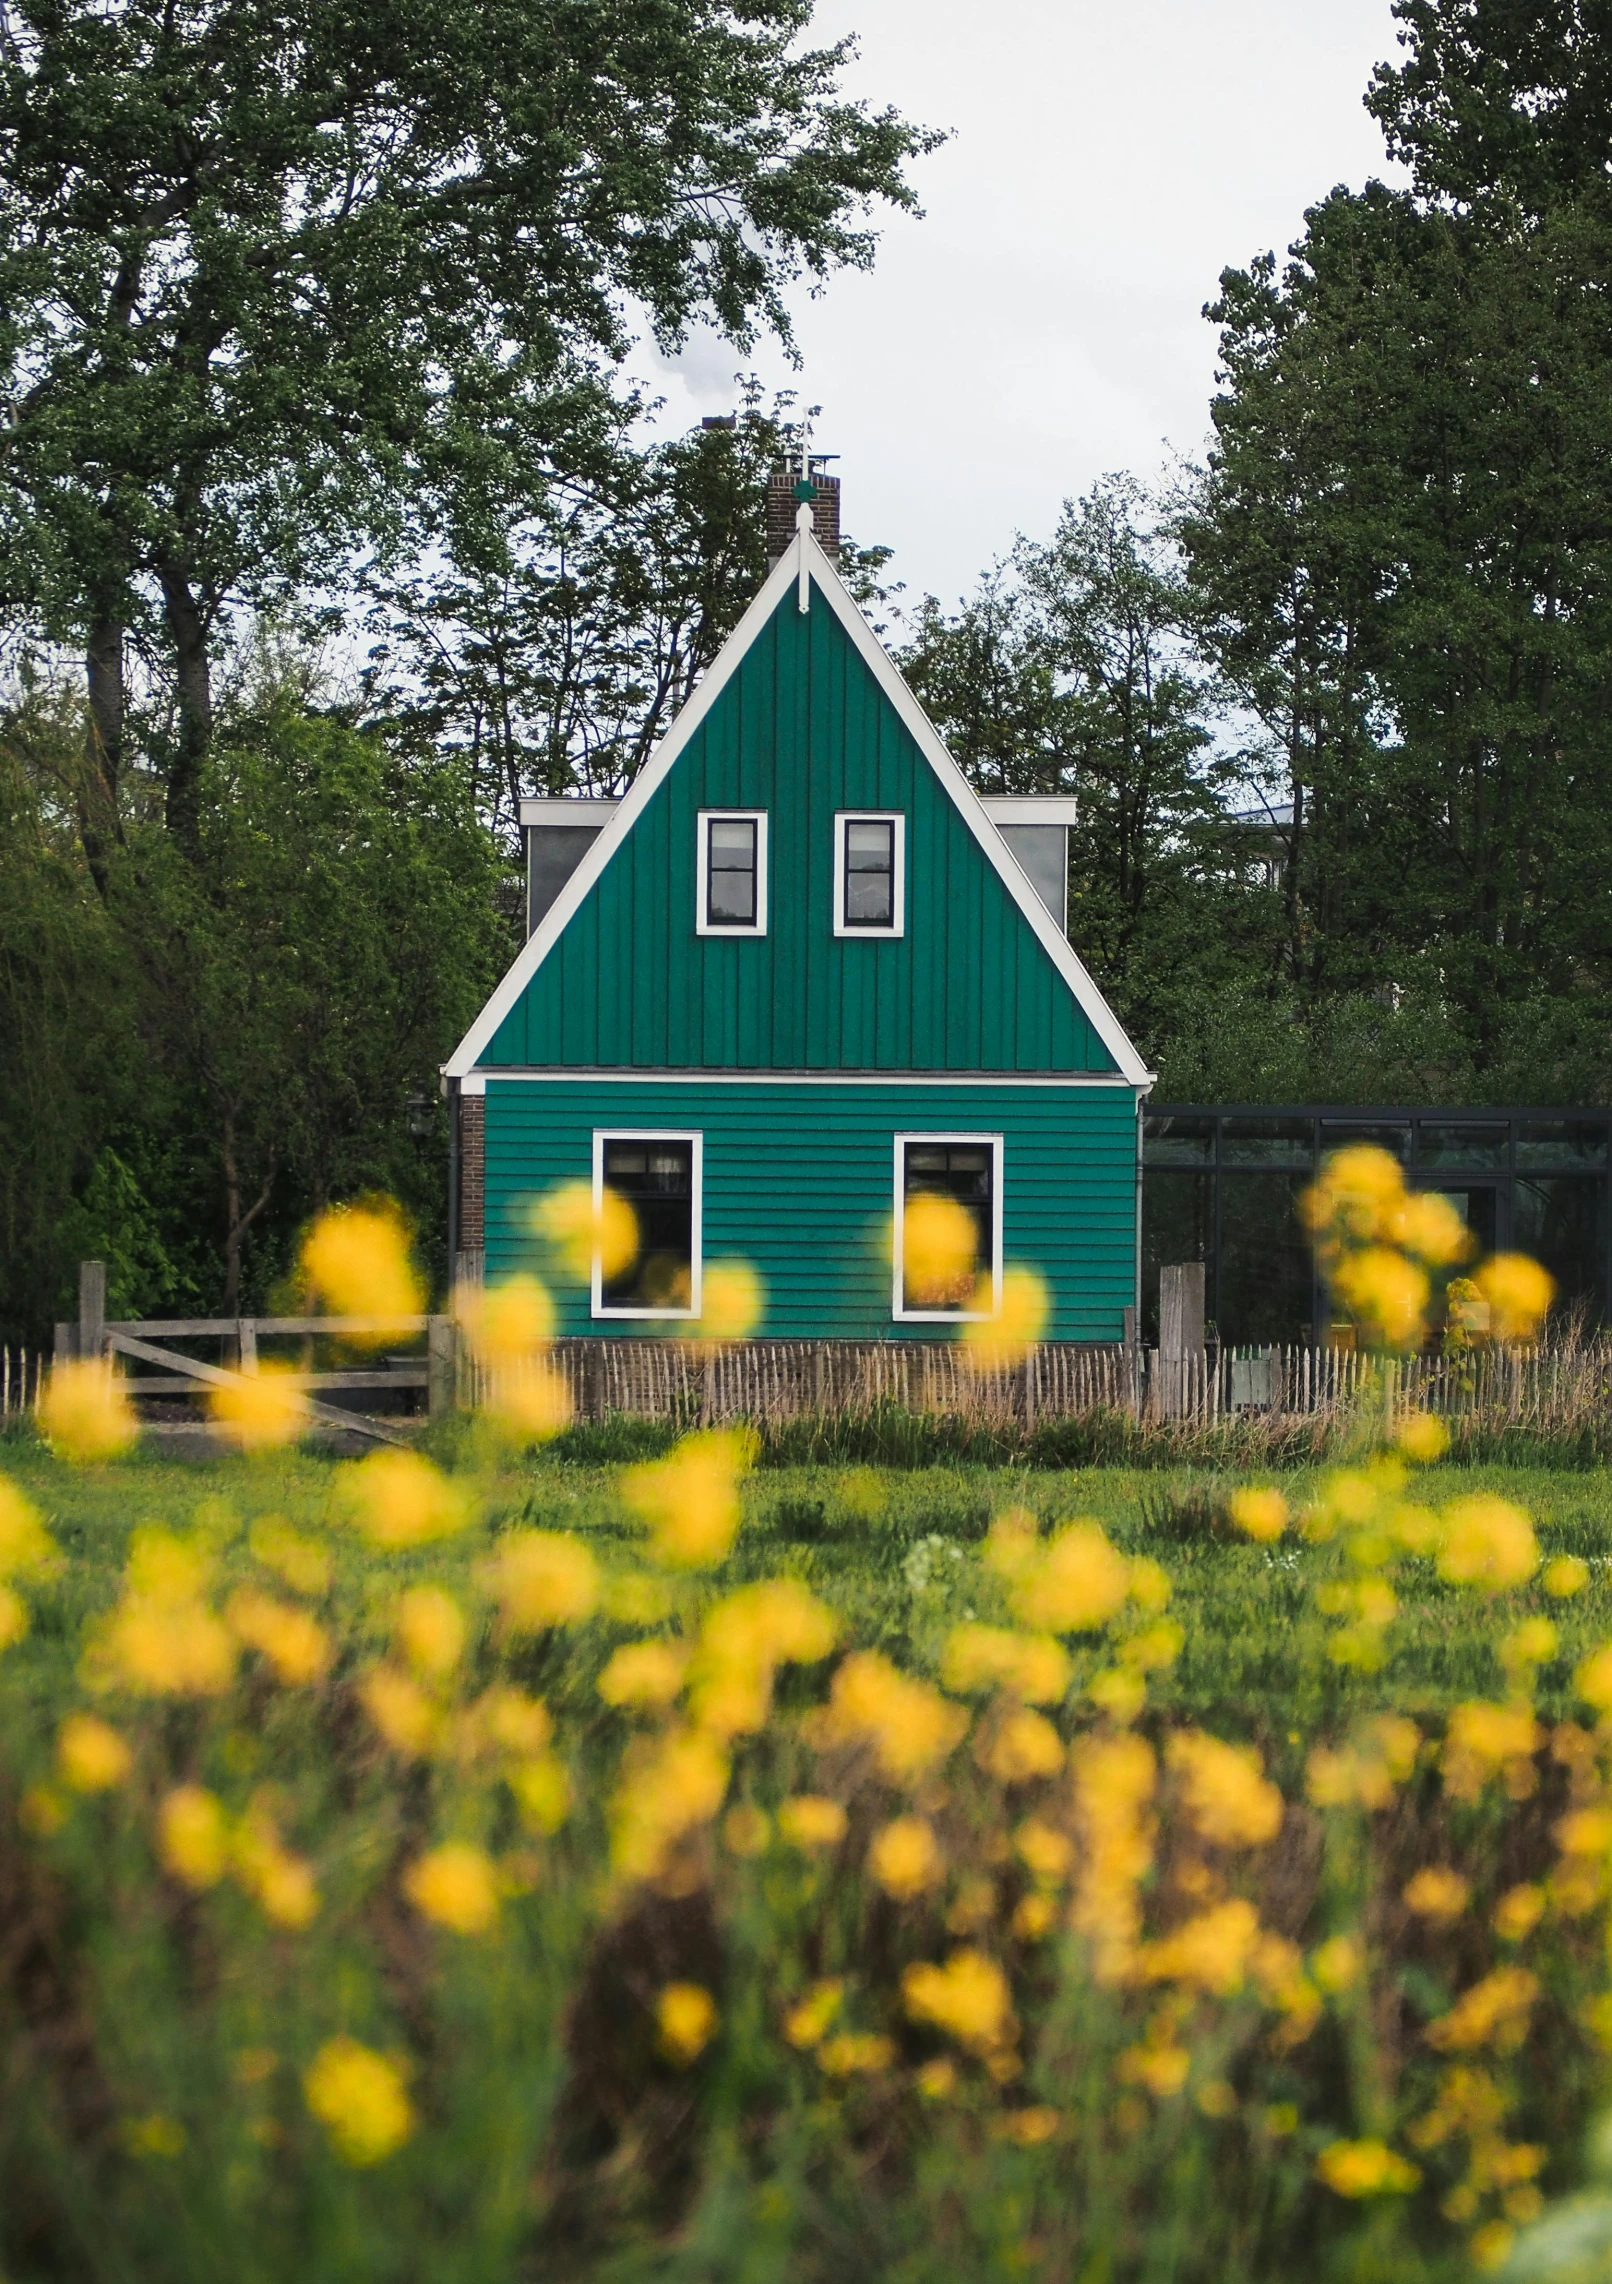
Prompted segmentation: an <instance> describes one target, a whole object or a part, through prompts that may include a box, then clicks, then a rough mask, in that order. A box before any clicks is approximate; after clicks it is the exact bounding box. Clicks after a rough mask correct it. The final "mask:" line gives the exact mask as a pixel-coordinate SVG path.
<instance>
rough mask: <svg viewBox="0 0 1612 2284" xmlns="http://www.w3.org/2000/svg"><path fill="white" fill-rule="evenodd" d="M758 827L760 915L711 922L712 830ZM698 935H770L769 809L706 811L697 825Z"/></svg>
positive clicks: (696, 922)
mask: <svg viewBox="0 0 1612 2284" xmlns="http://www.w3.org/2000/svg"><path fill="white" fill-rule="evenodd" d="M713 825H754V826H755V828H756V916H755V918H754V920H750V921H745V920H710V919H707V917H706V914H707V913H708V912H709V911H710V909H711V899H710V886H711V827H712V826H713ZM695 831H696V833H697V835H698V838H697V840H696V843H695V865H694V871H695V885H694V933H695V934H696V935H697V936H764V935H765V934H766V933H767V812H766V810H765V809H702V810H700V812H699V814H698V817H697V819H696V823H695Z"/></svg>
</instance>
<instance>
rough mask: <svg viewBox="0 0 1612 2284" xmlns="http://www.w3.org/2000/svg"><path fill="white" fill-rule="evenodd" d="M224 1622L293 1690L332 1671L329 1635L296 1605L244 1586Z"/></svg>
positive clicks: (231, 1600) (232, 1600) (233, 1598)
mask: <svg viewBox="0 0 1612 2284" xmlns="http://www.w3.org/2000/svg"><path fill="white" fill-rule="evenodd" d="M224 1618H225V1622H226V1624H227V1625H228V1627H229V1629H230V1632H231V1633H232V1634H233V1635H234V1636H235V1638H236V1640H237V1641H238V1642H242V1643H244V1644H245V1646H246V1647H247V1648H248V1649H252V1650H256V1651H257V1653H258V1655H259V1656H260V1657H262V1658H264V1659H265V1660H266V1661H267V1663H268V1664H269V1665H271V1666H272V1667H273V1668H274V1671H275V1673H276V1675H277V1676H278V1678H279V1679H280V1680H281V1681H283V1682H285V1683H287V1684H288V1686H290V1687H292V1688H297V1687H299V1686H300V1685H302V1684H303V1683H305V1682H310V1681H318V1680H319V1679H320V1678H321V1677H322V1676H323V1675H324V1674H325V1673H327V1672H328V1671H329V1669H330V1660H331V1654H332V1653H331V1646H330V1637H329V1635H328V1634H327V1633H326V1632H325V1629H324V1627H323V1626H321V1625H320V1624H319V1623H318V1621H317V1620H316V1619H314V1618H312V1617H310V1616H309V1614H308V1612H307V1611H306V1610H302V1609H299V1608H298V1607H297V1605H296V1604H295V1603H292V1602H278V1601H276V1600H275V1598H274V1596H273V1595H272V1594H261V1593H259V1592H257V1590H256V1589H255V1588H253V1587H249V1586H242V1587H238V1588H237V1589H236V1591H235V1592H234V1593H233V1594H232V1595H231V1596H230V1598H229V1601H228V1603H227V1604H226V1605H225V1610H224Z"/></svg>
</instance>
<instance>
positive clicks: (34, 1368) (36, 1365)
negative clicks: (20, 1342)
mask: <svg viewBox="0 0 1612 2284" xmlns="http://www.w3.org/2000/svg"><path fill="white" fill-rule="evenodd" d="M45 1378H46V1372H45V1359H44V1358H43V1357H42V1356H35V1355H33V1354H31V1353H30V1351H29V1350H28V1349H26V1348H8V1347H4V1346H0V1421H3V1420H9V1419H20V1418H21V1417H22V1416H23V1415H24V1414H25V1413H30V1412H37V1411H38V1409H39V1398H40V1395H41V1392H42V1391H43V1389H44V1385H45Z"/></svg>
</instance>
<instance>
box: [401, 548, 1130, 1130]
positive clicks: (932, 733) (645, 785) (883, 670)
mask: <svg viewBox="0 0 1612 2284" xmlns="http://www.w3.org/2000/svg"><path fill="white" fill-rule="evenodd" d="M803 576H809V577H810V579H811V580H812V582H813V583H814V584H815V585H816V587H817V588H818V590H819V592H820V593H821V594H822V596H823V599H824V601H825V602H826V603H827V604H828V606H829V608H830V610H831V611H833V613H834V615H835V617H836V618H837V619H838V620H839V622H840V624H841V625H842V626H843V627H844V628H845V631H846V633H847V634H848V635H849V636H850V638H851V640H852V642H853V643H854V644H855V646H856V648H857V650H858V652H859V653H860V655H861V657H862V659H863V661H864V663H865V664H866V666H867V667H868V670H869V672H870V673H871V674H872V676H873V678H874V680H875V682H877V684H878V685H879V688H880V689H881V690H882V691H883V692H884V695H885V696H886V697H887V698H888V699H889V701H890V703H891V705H892V706H893V707H894V708H895V710H896V712H897V714H898V715H899V717H900V719H901V720H902V722H903V723H904V724H905V725H906V727H907V729H908V730H909V731H910V733H911V735H912V738H913V740H914V742H915V743H916V745H917V747H918V749H919V751H920V752H921V753H922V754H923V757H924V759H925V760H926V761H927V762H928V763H929V765H930V767H931V768H932V769H933V770H934V772H935V774H936V776H937V777H938V778H939V779H940V781H941V784H942V785H943V786H944V787H945V789H946V791H947V792H948V793H949V794H950V795H951V798H952V801H953V803H954V804H955V806H956V807H957V809H958V810H959V811H960V812H961V814H962V817H963V821H964V823H965V824H966V825H967V826H968V828H969V830H970V832H971V833H972V834H973V835H974V838H975V840H976V841H977V842H978V844H979V846H980V847H981V848H982V849H983V850H984V852H985V857H986V861H987V862H988V863H989V864H990V865H991V867H992V868H993V870H994V871H995V873H996V876H997V878H998V879H999V880H1000V881H1001V883H1002V885H1003V887H1004V888H1005V889H1006V890H1007V892H1008V894H1009V896H1010V897H1011V898H1012V899H1013V902H1014V903H1015V904H1016V905H1017V906H1018V908H1019V910H1020V911H1021V912H1022V913H1023V915H1024V917H1025V919H1026V920H1027V921H1028V922H1029V924H1030V926H1031V928H1032V929H1033V930H1034V932H1035V936H1036V939H1037V941H1038V942H1039V943H1040V945H1041V948H1042V949H1043V951H1045V952H1046V954H1047V956H1048V958H1049V959H1050V960H1051V961H1052V964H1053V966H1054V967H1055V968H1056V969H1057V970H1058V973H1059V974H1060V975H1061V976H1062V978H1063V980H1064V982H1065V983H1066V984H1067V985H1068V986H1069V989H1070V991H1071V992H1072V993H1073V994H1074V997H1075V1000H1076V1002H1077V1004H1078V1005H1079V1007H1080V1010H1081V1013H1082V1014H1083V1015H1084V1016H1085V1018H1086V1020H1087V1022H1088V1023H1090V1025H1091V1027H1092V1029H1093V1030H1094V1031H1095V1032H1096V1034H1097V1036H1098V1038H1099V1039H1100V1040H1101V1041H1102V1043H1103V1045H1104V1046H1105V1047H1106V1048H1107V1049H1108V1052H1109V1053H1110V1054H1111V1055H1112V1056H1113V1058H1114V1062H1115V1064H1116V1066H1117V1070H1116V1072H1115V1074H1114V1075H1115V1076H1117V1077H1118V1078H1121V1079H1125V1080H1128V1081H1129V1082H1130V1084H1131V1085H1132V1086H1137V1087H1146V1086H1149V1085H1150V1084H1151V1083H1152V1080H1151V1074H1150V1073H1149V1071H1148V1069H1147V1066H1146V1064H1145V1063H1144V1062H1143V1061H1142V1058H1141V1056H1140V1055H1138V1053H1137V1052H1136V1049H1135V1048H1134V1047H1133V1046H1132V1045H1131V1042H1130V1040H1129V1039H1128V1038H1127V1037H1126V1036H1125V1033H1124V1031H1123V1030H1122V1029H1121V1027H1120V1023H1119V1019H1118V1017H1117V1016H1116V1015H1115V1013H1114V1011H1113V1009H1112V1008H1111V1007H1110V1006H1109V1004H1108V1002H1107V1000H1106V999H1104V997H1103V995H1102V993H1101V992H1100V991H1099V990H1098V988H1097V986H1096V984H1095V983H1094V982H1093V980H1092V978H1091V975H1090V974H1089V972H1088V971H1087V969H1086V967H1085V966H1084V964H1083V963H1082V961H1081V960H1080V959H1079V958H1078V957H1077V956H1076V953H1075V950H1074V947H1073V945H1072V944H1070V943H1069V941H1068V939H1067V938H1066V937H1065V936H1064V935H1063V934H1062V932H1061V931H1060V929H1059V927H1058V924H1057V922H1056V921H1055V920H1054V919H1053V917H1052V914H1051V913H1050V912H1049V911H1048V910H1047V908H1046V906H1045V905H1044V904H1043V903H1042V901H1041V899H1040V897H1039V896H1038V895H1037V894H1036V892H1035V890H1034V889H1033V888H1032V887H1031V885H1030V883H1029V881H1028V879H1027V878H1026V877H1025V875H1024V874H1023V873H1022V872H1021V871H1020V869H1019V867H1018V865H1017V863H1016V862H1015V861H1014V859H1013V857H1012V856H1011V855H1010V854H1009V852H1008V848H1007V844H1006V843H1005V842H1004V841H1003V840H1001V839H1000V838H999V836H998V834H997V830H996V827H995V825H994V824H993V823H992V822H991V819H990V817H989V815H988V814H987V812H986V810H985V808H984V806H983V804H982V803H981V801H980V797H979V795H978V794H977V793H976V792H975V791H974V788H973V787H972V786H971V785H970V784H969V782H968V780H967V778H966V777H965V776H964V775H963V773H962V771H961V770H960V769H959V768H958V766H957V764H956V762H955V761H953V759H952V757H951V755H950V754H949V753H948V752H947V750H946V748H945V746H944V745H943V744H942V742H941V739H940V735H939V733H938V731H937V730H936V729H935V726H934V724H933V723H932V722H931V721H930V719H929V717H928V715H927V714H926V713H925V712H924V710H923V708H922V707H921V706H920V705H919V703H918V701H917V699H916V698H915V697H914V696H913V694H912V692H911V691H910V690H909V689H908V687H907V685H906V683H905V682H904V681H903V680H902V678H901V674H900V671H899V669H898V668H897V666H896V663H895V660H894V659H893V658H892V657H891V656H890V654H889V652H888V651H887V650H886V649H885V647H884V645H883V644H882V643H881V642H880V640H879V638H878V636H877V635H876V634H875V633H874V631H873V629H872V628H871V627H870V626H869V624H868V622H867V620H866V619H865V618H864V617H863V616H862V613H861V611H860V609H859V608H858V606H857V604H856V601H855V599H854V598H853V596H852V595H851V592H850V590H849V588H847V586H846V584H845V582H844V580H843V579H842V578H841V577H840V575H839V573H838V571H837V570H836V569H835V567H834V565H833V564H832V563H831V562H830V561H829V559H828V557H827V556H826V555H825V554H824V552H823V550H822V548H821V547H820V546H819V545H818V543H817V539H816V536H815V534H814V533H813V532H812V531H810V530H809V529H805V528H802V529H800V530H797V532H796V534H795V536H794V538H793V540H791V542H790V544H789V549H788V552H787V553H786V554H784V555H781V556H780V557H779V559H778V561H777V562H776V563H775V564H774V565H773V567H772V570H771V572H770V573H769V575H768V577H767V580H766V583H765V585H764V586H763V587H762V588H761V591H760V592H759V594H757V596H756V598H755V600H754V601H753V602H752V603H751V605H750V608H749V609H748V610H747V611H746V612H745V614H744V617H743V618H742V619H741V620H740V621H739V623H738V625H737V626H736V627H735V628H734V630H733V632H732V634H730V635H729V637H728V639H727V641H726V642H725V643H724V644H723V645H722V648H721V650H720V651H719V652H718V653H717V656H716V658H715V659H714V661H713V662H712V664H711V666H710V668H709V670H708V671H707V673H706V676H705V679H704V680H703V681H702V682H701V684H700V686H699V688H698V689H697V690H696V691H695V693H694V695H693V696H692V697H691V698H690V699H689V701H688V703H687V704H686V705H685V706H684V708H683V710H682V712H681V713H680V714H679V715H678V717H677V719H676V721H675V722H673V724H672V726H671V728H670V729H669V730H668V731H667V733H666V735H665V737H664V738H662V740H661V742H660V744H659V745H658V746H657V747H656V748H655V751H654V753H653V754H652V755H651V756H650V758H649V760H648V761H647V762H646V763H645V764H644V767H643V768H642V769H641V770H640V771H639V773H638V775H637V777H636V778H635V779H634V780H633V783H632V786H631V788H630V790H629V791H628V793H627V794H626V796H625V798H624V799H623V801H622V803H621V806H620V807H619V808H618V809H617V810H616V812H615V815H614V816H613V817H612V818H611V820H610V822H609V823H608V824H607V825H606V826H605V829H604V831H603V832H602V833H601V834H600V835H599V838H598V839H597V840H596V841H595V842H594V844H593V846H592V848H590V849H589V851H588V853H587V855H586V856H585V857H584V858H583V859H582V862H581V863H580V864H579V865H578V866H577V868H576V870H575V872H573V873H572V875H571V877H570V879H569V880H568V881H567V882H566V884H565V886H564V887H563V888H562V889H561V891H560V893H559V895H558V896H557V897H556V898H555V900H554V902H553V903H552V904H551V905H550V906H549V909H548V910H547V912H545V914H544V915H543V918H542V921H541V923H540V924H539V926H538V927H537V928H536V930H535V931H534V932H533V934H532V935H530V936H529V937H528V938H527V940H526V942H525V944H524V945H523V946H522V948H521V950H520V952H519V953H518V954H517V956H516V958H515V961H514V964H513V965H512V966H511V968H510V970H509V973H508V974H507V975H506V976H505V977H504V980H503V982H502V983H501V984H500V985H499V986H498V989H497V990H496V991H495V992H494V993H493V995H492V997H491V999H489V1000H488V1002H487V1004H486V1006H485V1007H484V1008H483V1009H482V1011H481V1013H480V1014H479V1015H478V1016H477V1018H476V1020H475V1022H474V1023H473V1024H472V1025H471V1026H470V1029H469V1030H468V1031H467V1032H466V1033H465V1036H464V1038H463V1039H462V1040H461V1041H460V1043H459V1046H458V1047H457V1049H456V1050H455V1052H454V1053H453V1055H452V1056H451V1057H450V1058H449V1060H448V1061H447V1062H446V1063H444V1064H443V1066H442V1069H443V1075H444V1077H446V1078H452V1079H462V1078H464V1077H465V1076H466V1075H467V1074H468V1073H469V1072H471V1071H473V1070H474V1069H475V1067H476V1065H477V1063H478V1062H479V1061H480V1060H481V1057H482V1056H483V1054H485V1052H486V1050H487V1049H488V1047H490V1046H491V1045H492V1042H493V1040H494V1039H495V1038H496V1037H497V1035H498V1031H499V1028H500V1026H501V1025H502V1023H503V1021H504V1019H505V1017H506V1016H507V1015H508V1014H509V1013H510V1012H511V1010H512V1009H513V1008H514V1006H515V1004H516V1002H517V1001H518V1000H519V998H520V996H521V993H522V992H523V991H524V990H525V989H526V986H527V985H528V984H529V983H530V982H531V980H532V977H533V976H534V975H535V974H536V973H537V971H538V969H539V968H540V967H541V966H542V964H543V962H544V961H545V960H546V959H547V958H548V956H549V953H550V952H551V951H552V950H553V949H554V947H555V945H556V944H557V943H558V942H559V940H560V938H561V936H562V935H563V934H564V933H565V930H566V928H567V926H568V925H569V923H570V921H571V918H572V916H573V914H574V913H576V912H577V911H578V910H579V909H580V907H581V904H582V901H583V899H584V897H585V896H586V895H587V894H588V891H589V890H590V889H591V888H592V886H593V884H594V882H595V881H596V880H597V879H598V878H599V876H600V874H601V873H602V872H603V871H604V869H605V867H606V865H608V864H609V862H610V860H611V858H612V857H613V856H614V855H615V853H616V851H617V849H619V848H620V846H621V844H622V842H623V841H624V840H625V839H626V838H627V835H628V834H629V833H630V832H631V831H632V829H633V826H634V825H635V824H636V823H637V821H638V819H639V817H640V816H641V815H642V814H643V812H644V810H645V809H646V808H647V807H648V805H649V803H650V802H651V801H652V800H653V799H654V797H655V794H656V792H657V790H658V789H659V787H660V786H661V785H662V784H663V783H664V782H665V780H666V778H667V777H668V775H669V774H670V772H671V769H672V766H673V764H674V763H675V762H676V760H677V757H678V755H679V754H680V753H681V752H682V751H683V748H684V747H685V746H686V745H687V744H688V741H689V739H690V738H691V737H692V736H693V735H694V732H695V731H696V730H697V729H698V728H699V726H700V724H701V722H703V721H704V719H705V717H706V715H707V714H708V713H709V712H710V710H711V708H712V706H713V705H714V704H715V703H716V700H717V699H718V697H720V695H721V693H722V691H723V690H724V689H725V688H726V686H727V684H728V682H729V681H730V680H731V679H732V677H733V675H734V673H735V672H736V671H737V669H738V666H739V662H740V660H741V659H742V658H743V656H744V654H745V652H746V651H747V650H748V649H749V648H750V645H751V644H752V643H753V642H754V641H755V639H756V637H757V635H758V634H759V633H760V632H761V629H762V628H763V627H764V626H765V625H766V623H767V621H768V620H769V619H770V618H771V617H772V614H773V612H774V610H775V609H776V608H777V606H778V604H779V602H780V601H781V600H782V598H783V596H784V595H785V594H786V593H787V592H788V590H789V588H790V587H791V586H792V585H793V584H794V583H795V582H796V580H797V579H799V578H801V577H803ZM1047 1075H1048V1076H1049V1077H1051V1076H1055V1075H1057V1074H1054V1073H1050V1072H1049V1073H1048V1074H1047ZM1094 1075H1101V1076H1106V1075H1107V1074H1106V1073H1104V1074H1094Z"/></svg>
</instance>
